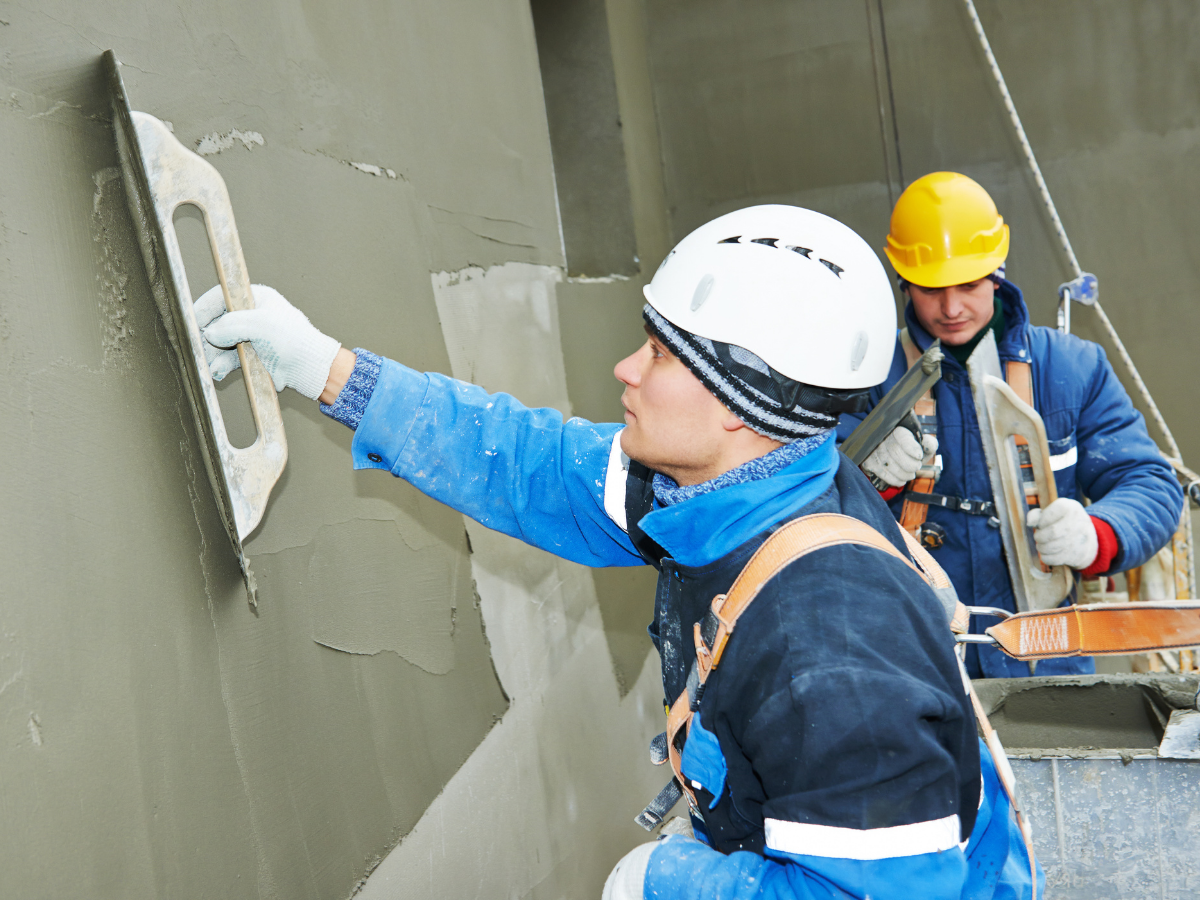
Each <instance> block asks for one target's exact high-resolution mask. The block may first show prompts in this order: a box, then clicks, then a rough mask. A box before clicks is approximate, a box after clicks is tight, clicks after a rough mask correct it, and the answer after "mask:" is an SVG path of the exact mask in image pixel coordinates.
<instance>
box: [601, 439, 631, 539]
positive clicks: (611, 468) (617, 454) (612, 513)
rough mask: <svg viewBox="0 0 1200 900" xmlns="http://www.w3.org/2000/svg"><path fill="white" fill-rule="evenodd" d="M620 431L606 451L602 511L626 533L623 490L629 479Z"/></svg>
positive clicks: (627, 524)
mask: <svg viewBox="0 0 1200 900" xmlns="http://www.w3.org/2000/svg"><path fill="white" fill-rule="evenodd" d="M624 430H625V429H623V428H622V429H621V431H624ZM621 431H618V432H617V433H616V434H614V435H613V442H612V447H611V448H610V449H609V451H608V471H607V472H606V473H605V474H604V511H605V512H606V513H608V517H609V518H610V519H612V520H613V521H614V522H616V523H617V526H618V527H619V528H620V529H621V530H622V531H624V532H626V533H628V532H629V523H628V522H627V521H626V519H625V490H626V487H627V483H628V481H629V457H628V456H626V455H625V454H624V453H623V452H622V451H621Z"/></svg>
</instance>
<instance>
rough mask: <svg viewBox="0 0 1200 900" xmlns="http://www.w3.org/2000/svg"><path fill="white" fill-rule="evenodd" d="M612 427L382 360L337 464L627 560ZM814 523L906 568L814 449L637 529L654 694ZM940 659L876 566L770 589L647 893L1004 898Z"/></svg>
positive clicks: (880, 511)
mask: <svg viewBox="0 0 1200 900" xmlns="http://www.w3.org/2000/svg"><path fill="white" fill-rule="evenodd" d="M619 431H620V426H617V425H597V424H593V423H590V422H585V421H583V420H580V419H571V420H569V421H566V422H564V421H563V420H562V417H561V416H560V415H559V414H558V413H557V412H556V411H554V410H551V409H528V408H526V407H524V406H522V405H521V404H519V403H518V402H517V401H516V400H514V399H513V398H512V397H510V396H508V395H505V394H494V395H488V394H487V393H485V392H484V391H483V390H482V389H480V388H478V387H475V386H473V385H468V384H464V383H463V382H458V381H454V380H453V379H449V378H445V377H444V376H441V375H436V374H420V373H416V372H413V371H412V370H410V369H406V368H405V367H403V366H400V365H398V364H397V363H393V362H391V361H384V362H383V365H382V367H381V369H380V371H379V376H378V382H377V383H376V384H375V385H374V388H373V391H372V394H371V397H370V400H369V402H368V404H367V406H366V410H365V412H364V414H363V417H362V420H361V422H360V423H359V426H358V429H357V431H356V434H355V438H354V444H353V448H352V453H353V457H354V464H355V466H356V468H380V469H384V470H387V471H390V472H391V473H392V474H394V475H397V476H399V477H402V478H404V479H405V480H407V481H409V482H410V483H412V484H413V485H414V486H416V487H417V488H419V489H420V490H421V491H423V492H424V493H426V494H428V495H430V496H432V497H434V498H436V499H439V500H442V501H444V502H446V503H447V504H448V505H450V506H452V507H454V508H456V509H458V510H460V511H462V512H464V513H465V514H467V515H469V516H471V517H472V518H474V519H476V520H477V521H479V522H481V523H483V524H485V525H487V526H489V527H491V528H494V529H496V530H498V531H501V532H503V533H506V534H509V535H512V536H515V537H519V538H521V539H522V540H525V541H526V542H528V543H530V544H532V545H534V546H537V547H541V548H542V549H546V550H549V551H551V552H553V553H556V554H557V555H559V556H563V557H565V558H568V559H572V560H575V561H577V562H581V563H585V564H588V565H593V566H596V565H637V564H642V563H643V560H642V558H641V556H640V555H639V553H638V551H637V550H636V549H635V547H634V545H633V543H632V542H631V540H630V538H629V536H628V534H627V528H628V527H629V522H628V520H627V518H626V515H625V504H624V501H625V499H626V494H627V489H628V484H629V482H628V476H627V474H626V470H625V468H623V467H622V464H621V455H620V452H619V442H618V437H619ZM764 511H770V513H769V515H767V516H766V519H765V520H763V519H762V516H764V515H765V513H764ZM825 511H833V512H842V513H845V514H848V515H852V516H855V517H856V518H860V519H862V520H864V521H866V522H868V523H869V524H871V525H873V526H874V527H875V528H876V529H877V530H879V531H880V532H882V533H883V534H885V535H887V536H888V537H889V539H891V540H892V541H893V543H894V544H895V545H896V546H897V548H899V549H901V552H903V553H905V554H907V550H906V549H904V544H903V542H902V539H901V538H900V535H899V531H898V529H897V527H896V524H895V522H894V521H893V520H892V518H891V516H890V513H889V510H888V508H887V506H886V505H885V504H884V503H883V502H882V501H881V500H880V498H879V496H878V494H877V493H876V492H875V491H874V490H873V489H872V488H871V487H870V484H869V483H868V482H867V481H866V479H865V477H863V476H862V474H861V473H860V472H858V471H857V470H856V469H855V468H854V467H853V466H852V465H850V464H849V462H848V461H847V460H846V459H845V457H844V456H842V455H841V454H840V453H838V452H837V451H836V449H835V448H834V445H833V442H832V441H829V442H827V443H825V444H824V445H823V446H822V447H820V448H818V449H816V450H814V451H812V452H810V453H809V454H808V455H806V456H804V457H802V458H801V459H800V460H799V461H798V462H794V463H792V464H791V465H789V466H788V467H787V468H784V469H783V470H782V471H780V472H778V473H777V474H776V475H773V476H772V477H770V478H765V479H761V480H758V481H754V482H751V483H748V484H738V485H734V486H732V487H724V488H721V489H719V490H713V491H710V492H709V493H707V494H705V495H703V496H700V497H695V498H692V499H689V500H686V501H684V502H682V503H679V504H677V505H675V506H671V507H669V508H666V509H656V510H654V511H652V512H651V513H649V514H647V515H646V516H645V517H644V518H643V519H641V521H640V522H639V523H638V524H639V525H640V526H645V530H646V532H647V533H648V534H651V535H652V536H653V537H654V539H655V540H656V541H657V542H658V543H659V544H660V546H662V547H663V548H665V549H666V550H667V551H668V558H667V559H666V560H663V561H662V569H661V572H662V575H661V577H660V583H659V591H658V600H657V602H656V604H655V616H654V622H655V624H654V627H653V632H654V636H655V638H656V642H657V644H658V646H659V648H660V651H661V656H662V659H663V680H664V690H665V692H666V693H667V695H668V696H671V697H672V699H673V697H674V695H675V694H677V693H678V691H679V690H681V689H682V678H683V677H684V675H686V672H687V668H688V667H689V666H690V664H691V659H692V658H693V655H694V650H693V649H692V645H691V643H690V641H689V640H688V638H687V636H688V635H690V633H691V631H692V629H691V625H692V623H693V622H695V621H697V620H698V619H699V618H700V616H701V615H702V614H703V612H704V610H705V609H706V608H707V604H708V602H709V601H710V600H711V598H712V596H713V594H714V593H717V592H719V591H721V590H724V589H725V588H727V587H728V586H729V584H730V583H731V582H732V580H733V578H734V577H735V576H736V575H737V573H738V572H739V571H740V569H741V567H742V565H743V564H744V562H745V560H746V559H747V558H748V557H749V555H750V554H751V553H752V552H753V550H754V549H755V548H757V546H758V545H759V544H760V543H761V542H762V541H763V540H764V539H765V537H766V535H767V534H768V533H769V532H770V531H771V530H773V529H774V528H776V527H778V526H779V525H780V524H782V523H783V522H786V521H788V520H790V519H792V518H794V517H796V516H798V515H803V514H806V513H810V512H825ZM756 517H758V518H756ZM746 532H748V534H747V533H746ZM714 535H715V536H717V537H718V538H720V540H717V541H716V543H712V542H711V541H709V540H708V539H709V538H711V537H712V536H714ZM698 548H702V549H703V548H707V549H703V552H701V551H700V550H698ZM681 560H682V561H681ZM952 644H953V642H952V638H951V636H950V634H949V629H948V628H947V625H946V620H945V614H944V612H943V610H942V607H941V604H940V602H939V601H938V600H937V598H936V597H935V596H934V594H933V592H932V591H931V590H930V588H929V587H928V586H927V585H926V584H925V583H924V582H923V581H922V580H921V579H920V578H919V577H918V576H917V575H916V574H915V573H913V572H912V570H911V569H909V568H908V567H907V566H905V565H904V564H903V563H901V562H900V561H899V560H896V559H893V558H892V557H890V556H887V555H885V554H882V553H880V552H879V551H876V550H869V549H864V548H858V547H833V548H826V549H823V550H820V551H816V552H815V553H813V554H811V555H810V556H807V557H805V558H803V559H802V560H799V561H797V562H796V563H793V564H792V565H791V566H789V567H788V568H787V569H786V570H785V571H784V572H783V573H781V574H780V575H779V576H777V577H776V578H775V579H773V580H772V581H771V582H770V583H769V584H768V585H767V586H766V588H765V589H764V590H763V592H762V594H761V595H760V597H759V598H757V599H756V600H755V602H754V604H753V605H752V606H751V608H750V609H749V610H748V611H747V612H746V613H745V614H744V615H743V617H742V619H741V620H740V621H739V624H738V628H737V631H736V632H735V633H734V635H733V637H732V638H731V640H730V642H729V645H728V646H727V648H726V652H725V657H724V659H723V660H722V661H721V664H720V666H719V667H718V668H717V670H716V671H715V672H714V674H713V676H712V678H711V679H710V682H709V687H708V690H707V691H706V694H705V697H704V700H703V702H702V704H701V706H700V710H699V715H698V717H697V718H696V720H694V722H693V730H692V733H691V736H690V738H689V740H688V743H687V746H686V748H685V753H684V766H683V769H684V773H685V775H686V776H687V777H688V778H689V779H692V780H694V781H696V782H697V783H698V784H700V785H702V787H701V788H700V796H701V800H702V804H703V806H704V810H703V813H704V818H705V826H704V827H705V828H707V830H708V839H709V841H710V842H711V844H712V846H705V845H703V844H699V843H695V842H685V841H675V840H672V841H664V842H662V843H661V844H660V845H658V846H657V847H656V849H655V851H654V853H653V854H652V856H651V863H650V867H649V868H648V870H647V879H646V890H645V896H646V897H655V898H660V900H683V898H690V900H701V898H704V900H707V898H713V900H715V898H717V897H722V898H740V897H747V898H748V897H757V898H778V900H797V898H809V897H817V896H821V897H825V896H838V897H855V898H865V897H868V896H869V897H873V898H876V900H885V898H889V897H894V898H901V897H904V898H907V897H912V896H922V897H926V898H933V900H952V898H960V897H971V898H980V900H983V898H993V897H1002V896H1003V897H1017V896H1021V895H1023V894H1024V893H1025V891H1024V890H1022V884H1023V883H1024V884H1027V883H1028V878H1029V869H1028V860H1027V858H1026V857H1025V856H1024V850H1023V848H1022V847H1021V845H1020V839H1019V837H1018V836H1017V834H1016V831H1015V828H1014V826H1013V824H1012V821H1011V819H1010V816H1009V809H1008V806H1007V802H1006V801H1005V800H1004V797H1003V794H1002V792H1001V791H1000V790H999V788H998V785H997V782H996V779H995V777H994V773H992V770H991V768H990V767H989V766H987V765H984V767H983V776H982V787H981V772H980V758H979V749H978V748H979V745H978V742H977V741H976V739H975V729H974V723H973V720H972V717H971V713H970V709H969V705H968V703H967V700H966V696H965V694H964V689H963V683H962V679H961V675H960V673H959V672H958V670H957V666H956V663H955V661H954V659H953V655H952V649H951V648H952ZM647 799H649V798H647ZM972 823H973V825H972ZM960 839H969V840H965V841H964V842H963V844H962V845H961V847H960ZM714 848H715V849H714Z"/></svg>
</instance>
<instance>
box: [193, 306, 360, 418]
mask: <svg viewBox="0 0 1200 900" xmlns="http://www.w3.org/2000/svg"><path fill="white" fill-rule="evenodd" d="M251 289H252V290H253V291H254V309H245V310H240V311H236V312H225V295H224V294H223V293H222V292H221V286H220V285H217V286H216V287H215V288H213V289H212V290H210V291H206V292H205V294H204V296H202V297H201V298H200V299H199V300H197V301H196V304H195V306H194V307H193V310H194V311H195V313H196V324H197V325H199V326H200V333H201V334H203V335H204V354H205V356H206V358H207V359H208V368H209V370H210V371H211V372H212V377H213V380H214V381H220V380H221V379H222V378H224V377H225V376H226V375H228V374H229V373H230V372H232V371H233V370H234V369H236V368H237V367H238V366H239V365H241V363H240V362H239V361H238V355H237V349H236V347H237V345H238V344H240V343H242V342H243V341H250V342H251V343H252V344H253V345H254V352H255V353H256V354H258V358H259V359H260V360H262V364H263V365H264V366H266V367H267V371H268V372H269V373H270V375H271V380H272V381H274V382H275V390H277V391H282V390H283V389H284V388H285V387H290V388H292V389H293V390H296V391H299V392H300V393H301V394H303V395H304V396H305V397H308V398H309V399H311V400H316V399H317V398H318V397H319V396H321V392H322V391H323V390H325V382H326V381H328V380H329V368H330V366H332V365H333V359H334V357H335V356H337V352H338V350H340V349H341V346H342V345H341V344H339V343H338V342H337V341H335V340H334V339H333V338H331V337H328V336H327V335H324V334H322V333H321V332H319V331H318V330H317V329H316V328H314V327H313V325H312V323H311V322H309V321H308V317H307V316H306V315H304V313H302V312H300V310H298V309H296V307H294V306H292V304H290V303H288V302H287V300H286V299H285V298H284V296H283V294H281V293H279V291H277V290H275V289H274V288H271V287H267V286H266V285H265V284H255V285H251Z"/></svg>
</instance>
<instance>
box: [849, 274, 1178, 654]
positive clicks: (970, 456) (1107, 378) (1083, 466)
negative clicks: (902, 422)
mask: <svg viewBox="0 0 1200 900" xmlns="http://www.w3.org/2000/svg"><path fill="white" fill-rule="evenodd" d="M998 295H999V297H1000V300H1001V302H1002V303H1003V305H1004V321H1005V326H1006V327H1005V331H1004V335H1003V337H1002V338H1001V340H1000V342H999V346H998V349H999V351H1000V359H1001V362H1002V363H1003V362H1008V361H1013V360H1015V361H1017V362H1027V363H1030V364H1031V367H1032V374H1033V405H1034V408H1035V409H1037V411H1038V412H1039V413H1041V416H1042V419H1043V420H1044V422H1045V423H1046V436H1047V437H1048V438H1049V442H1050V453H1051V465H1052V467H1053V468H1054V480H1055V484H1056V486H1057V488H1058V496H1059V497H1070V498H1073V499H1076V500H1083V498H1085V497H1086V498H1088V499H1090V500H1091V505H1090V506H1089V507H1088V513H1089V514H1091V515H1092V516H1095V517H1096V518H1098V519H1103V520H1104V521H1105V522H1107V523H1108V524H1109V525H1110V526H1112V529H1113V531H1114V532H1115V533H1116V536H1117V541H1118V542H1119V543H1120V551H1119V552H1118V554H1117V556H1116V558H1115V559H1113V561H1112V566H1111V571H1112V572H1123V571H1125V570H1126V569H1131V568H1134V567H1136V566H1140V565H1141V564H1142V563H1144V562H1146V560H1148V559H1149V558H1150V557H1151V556H1153V555H1154V554H1155V553H1156V552H1157V551H1158V550H1159V549H1160V548H1162V547H1163V546H1164V545H1165V544H1166V543H1167V541H1168V540H1170V537H1171V535H1172V534H1173V533H1174V532H1175V529H1176V528H1177V527H1178V525H1179V516H1180V513H1181V512H1182V510H1183V490H1182V488H1180V486H1179V482H1178V480H1177V479H1176V478H1175V474H1174V472H1173V471H1172V469H1171V466H1170V464H1169V463H1168V462H1167V461H1166V460H1165V459H1164V458H1163V456H1162V453H1160V452H1159V450H1158V447H1157V446H1156V445H1155V443H1154V442H1153V441H1152V440H1151V439H1150V435H1149V434H1148V433H1147V432H1146V423H1145V420H1144V419H1143V418H1142V414H1141V413H1139V412H1138V411H1137V410H1136V409H1134V406H1133V403H1132V402H1131V401H1130V399H1129V395H1128V394H1127V393H1126V392H1125V389H1124V388H1123V387H1122V386H1121V383H1120V382H1119V381H1118V380H1117V377H1116V374H1115V373H1114V372H1113V370H1112V366H1111V365H1110V364H1109V362H1108V358H1107V357H1106V356H1105V354H1104V350H1103V349H1102V348H1101V347H1100V346H1099V345H1097V344H1094V343H1092V342H1091V341H1085V340H1082V339H1081V338H1078V337H1075V336H1074V335H1069V334H1067V335H1064V334H1060V333H1059V332H1057V331H1055V330H1054V329H1052V328H1045V327H1041V326H1033V325H1030V324H1029V310H1028V309H1027V308H1026V306H1025V301H1024V300H1023V299H1022V297H1021V292H1020V290H1019V289H1018V288H1017V287H1016V285H1014V284H1012V283H1010V282H1008V281H1005V282H1003V283H1002V284H1001V285H1000V287H999V288H998ZM904 319H905V322H906V324H907V325H908V333H909V335H910V336H911V337H912V339H913V341H914V343H916V345H917V347H919V348H920V349H921V350H922V352H923V351H924V350H925V349H926V348H928V346H929V345H930V344H931V343H932V342H933V338H932V337H931V336H930V334H929V333H928V332H927V331H926V330H925V329H924V328H923V327H921V324H920V323H919V322H918V321H917V318H916V314H915V313H914V311H913V307H912V303H911V302H910V303H909V304H908V306H907V307H906V308H905V310H904ZM907 368H908V362H907V360H906V358H905V355H904V348H903V347H902V346H901V345H900V341H899V340H897V341H896V351H895V357H894V358H893V360H892V369H891V372H890V373H889V374H888V377H887V380H886V381H884V383H883V384H882V385H880V386H879V387H876V388H875V389H874V390H872V392H871V400H872V405H873V404H874V403H877V402H879V400H880V399H881V398H882V397H883V395H884V394H886V393H887V392H888V391H889V390H890V389H891V388H892V386H893V385H895V383H896V382H897V381H899V380H900V378H901V376H903V375H904V373H905V371H906V370H907ZM933 390H934V400H935V401H936V402H937V422H938V434H937V438H938V452H939V453H940V454H941V456H942V475H941V478H940V479H939V480H938V482H937V485H936V487H935V488H934V490H935V491H937V492H938V493H939V494H947V495H950V496H954V497H961V498H964V499H970V500H991V499H992V488H991V481H990V480H989V478H988V471H987V462H986V460H985V459H984V455H983V444H982V443H981V441H980V437H979V423H978V420H977V419H976V417H975V404H974V401H973V399H972V396H971V384H970V381H969V380H968V378H967V371H966V367H965V366H963V365H962V364H961V363H959V362H958V360H956V359H954V358H953V357H951V356H950V355H949V354H947V355H946V358H945V360H944V361H943V363H942V380H941V381H940V382H938V384H937V385H935V386H934V389H933ZM863 416H865V413H863V414H860V415H843V416H842V420H841V423H840V424H839V427H838V431H839V435H840V436H841V437H846V436H848V435H849V434H850V432H851V431H853V430H854V427H855V426H856V425H857V424H858V423H859V422H860V421H861V420H862V418H863ZM890 505H891V507H892V511H893V512H894V513H895V515H896V517H897V518H899V516H900V510H901V508H902V507H903V499H902V498H901V497H896V498H894V499H893V500H892V501H891V503H890ZM928 521H930V522H935V523H937V524H939V525H941V526H942V527H943V528H944V529H945V530H946V540H945V543H944V544H943V545H942V547H940V548H939V549H937V550H934V551H933V556H934V558H935V559H936V560H937V561H938V562H939V563H940V564H941V566H942V568H943V569H945V570H946V573H947V574H948V575H949V576H950V579H951V581H953V582H954V587H955V589H956V590H957V591H958V596H959V599H960V600H962V602H963V603H965V604H967V605H968V606H992V607H997V608H999V609H1008V610H1014V611H1015V610H1016V600H1015V598H1014V596H1013V590H1012V582H1011V580H1010V579H1009V575H1008V567H1007V565H1006V563H1005V556H1004V550H1003V548H1002V544H1001V538H1000V531H999V530H998V529H997V528H994V527H992V526H991V525H989V524H988V519H987V517H985V516H975V515H968V514H966V513H962V512H956V511H953V510H948V509H943V508H940V507H936V506H931V507H930V508H929V517H928ZM997 621H998V620H997V619H995V618H992V617H989V616H976V617H973V618H972V621H971V630H972V631H973V632H975V633H982V632H983V630H984V629H986V628H988V627H989V626H991V625H994V624H995V623H996V622H997ZM967 667H968V671H969V672H970V674H971V677H973V678H980V677H988V678H1017V677H1023V676H1028V675H1029V667H1028V665H1027V664H1025V663H1023V662H1018V661H1017V660H1014V659H1012V658H1011V657H1008V656H1005V655H1004V654H1003V653H1002V652H1001V651H999V650H997V649H995V648H992V647H987V646H980V645H972V646H971V647H970V649H969V650H968V652H967ZM1094 671H1095V664H1094V663H1093V661H1092V660H1091V658H1089V657H1072V658H1066V659H1051V660H1044V661H1042V662H1040V663H1038V667H1037V673H1038V674H1039V675H1060V674H1090V673H1092V672H1094Z"/></svg>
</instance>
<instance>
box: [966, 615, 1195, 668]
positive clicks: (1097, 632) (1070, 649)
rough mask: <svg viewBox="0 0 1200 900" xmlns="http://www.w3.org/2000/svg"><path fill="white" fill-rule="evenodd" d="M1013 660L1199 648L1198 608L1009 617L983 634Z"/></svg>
mask: <svg viewBox="0 0 1200 900" xmlns="http://www.w3.org/2000/svg"><path fill="white" fill-rule="evenodd" d="M984 633H985V635H986V636H987V637H990V638H992V639H994V640H995V642H996V643H997V644H998V645H999V646H1000V649H1001V650H1003V651H1004V652H1005V653H1007V654H1008V655H1009V656H1011V657H1013V658H1014V659H1020V660H1026V661H1028V660H1037V659H1054V658H1057V657H1061V656H1123V655H1126V654H1132V653H1146V652H1149V651H1152V650H1178V649H1181V648H1184V647H1195V646H1198V645H1200V602H1197V601H1195V600H1163V601H1147V602H1143V603H1103V604H1096V605H1093V606H1064V607H1060V608H1058V609H1046V610H1039V611H1036V612H1023V613H1017V614H1015V615H1012V616H1009V617H1008V618H1007V619H1005V620H1004V621H1002V622H1000V624H998V625H993V626H991V627H990V628H988V629H987V630H986V631H985V632H984Z"/></svg>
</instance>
